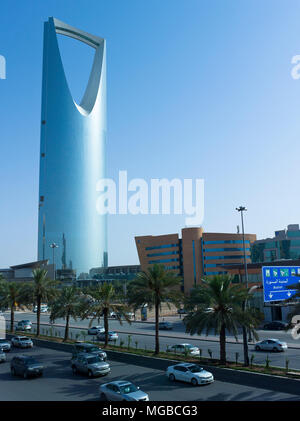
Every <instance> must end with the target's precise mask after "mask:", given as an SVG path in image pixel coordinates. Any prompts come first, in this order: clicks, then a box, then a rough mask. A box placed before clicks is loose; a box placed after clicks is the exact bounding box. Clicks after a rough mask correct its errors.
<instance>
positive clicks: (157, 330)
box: [155, 302, 159, 354]
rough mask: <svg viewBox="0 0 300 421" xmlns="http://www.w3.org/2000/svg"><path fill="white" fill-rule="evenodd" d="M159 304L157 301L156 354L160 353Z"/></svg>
mask: <svg viewBox="0 0 300 421" xmlns="http://www.w3.org/2000/svg"><path fill="white" fill-rule="evenodd" d="M158 323H159V304H158V302H156V303H155V354H159V329H158Z"/></svg>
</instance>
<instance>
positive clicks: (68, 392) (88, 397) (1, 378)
mask: <svg viewBox="0 0 300 421" xmlns="http://www.w3.org/2000/svg"><path fill="white" fill-rule="evenodd" d="M18 353H22V354H25V353H26V354H30V355H33V356H34V357H35V358H36V359H37V360H39V361H41V362H42V363H43V364H44V366H45V372H44V376H43V377H40V378H33V379H28V380H24V379H23V378H21V377H12V376H11V374H10V365H9V362H10V360H11V358H12V357H13V356H14V355H15V354H18ZM109 362H110V361H109ZM110 364H111V370H112V371H111V373H110V374H109V375H107V376H106V377H102V378H93V379H89V378H87V377H85V376H82V375H76V376H73V374H72V371H71V368H70V354H69V353H67V352H62V351H54V350H51V349H47V348H38V347H34V348H33V349H30V350H19V349H13V350H12V351H11V352H10V353H8V354H7V362H5V363H2V364H0V401H16V400H19V401H51V400H52V401H95V400H98V387H99V385H100V384H102V383H105V382H107V381H113V380H121V379H122V380H124V379H125V380H130V381H132V382H134V383H135V384H136V385H138V386H140V388H141V389H142V390H143V391H145V392H147V393H148V394H149V397H150V400H151V401H168V400H169V401H291V400H297V401H298V400H300V394H299V393H298V394H296V393H295V394H290V393H282V392H278V391H274V390H272V388H270V389H262V388H257V387H255V384H254V385H253V386H245V385H242V384H240V383H234V382H232V381H230V382H224V381H220V380H218V379H217V378H216V380H215V382H214V383H213V384H210V385H206V386H198V387H193V386H191V385H189V384H185V383H179V382H175V383H170V382H169V380H168V379H167V378H166V376H165V374H164V372H163V371H161V370H153V369H150V368H147V367H141V366H136V365H132V364H124V363H120V362H116V361H112V362H110ZM271 384H272V379H271V378H270V385H271Z"/></svg>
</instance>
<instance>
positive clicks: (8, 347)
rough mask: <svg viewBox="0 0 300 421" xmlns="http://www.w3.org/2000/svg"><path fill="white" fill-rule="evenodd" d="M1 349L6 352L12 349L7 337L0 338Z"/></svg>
mask: <svg viewBox="0 0 300 421" xmlns="http://www.w3.org/2000/svg"><path fill="white" fill-rule="evenodd" d="M0 349H2V350H3V351H4V352H9V351H10V350H11V343H10V342H9V341H8V340H7V339H0Z"/></svg>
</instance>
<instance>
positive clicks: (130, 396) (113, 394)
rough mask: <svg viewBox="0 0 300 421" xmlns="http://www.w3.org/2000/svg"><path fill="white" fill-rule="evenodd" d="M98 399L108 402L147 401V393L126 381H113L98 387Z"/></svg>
mask: <svg viewBox="0 0 300 421" xmlns="http://www.w3.org/2000/svg"><path fill="white" fill-rule="evenodd" d="M99 393H100V399H101V400H108V401H149V396H148V394H147V393H145V392H143V391H142V390H140V388H139V387H137V386H135V385H134V384H133V383H131V382H128V381H123V380H119V381H114V382H110V383H105V384H102V385H101V386H100V387H99Z"/></svg>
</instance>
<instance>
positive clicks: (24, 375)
mask: <svg viewBox="0 0 300 421" xmlns="http://www.w3.org/2000/svg"><path fill="white" fill-rule="evenodd" d="M23 378H24V379H25V380H26V379H28V373H27V371H24V374H23Z"/></svg>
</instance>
